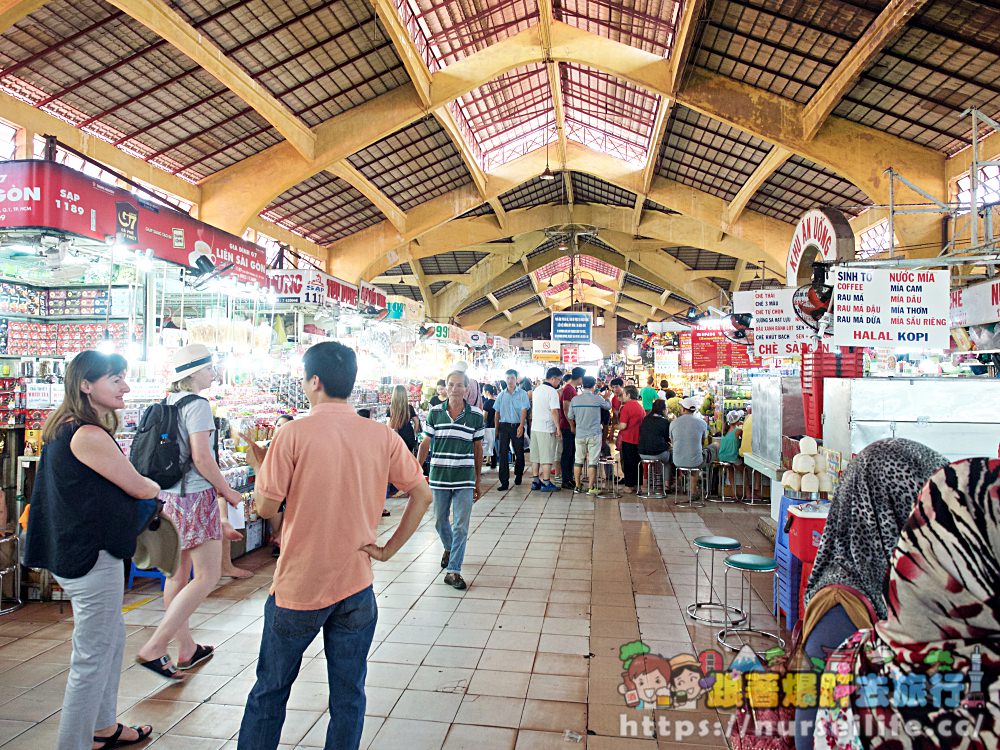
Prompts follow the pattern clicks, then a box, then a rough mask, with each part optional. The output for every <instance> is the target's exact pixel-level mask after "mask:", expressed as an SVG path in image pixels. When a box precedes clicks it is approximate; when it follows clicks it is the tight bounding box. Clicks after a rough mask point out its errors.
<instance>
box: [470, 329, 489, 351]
mask: <svg viewBox="0 0 1000 750" xmlns="http://www.w3.org/2000/svg"><path fill="white" fill-rule="evenodd" d="M469 346H472V347H475V348H479V347H482V346H486V334H485V333H483V332H482V331H469Z"/></svg>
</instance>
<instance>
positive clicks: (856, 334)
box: [833, 268, 951, 349]
mask: <svg viewBox="0 0 1000 750" xmlns="http://www.w3.org/2000/svg"><path fill="white" fill-rule="evenodd" d="M836 274H837V275H836V283H835V286H834V292H833V304H834V313H835V322H834V328H833V343H834V344H836V345H837V346H877V347H880V348H886V349H895V348H900V347H919V348H923V349H947V348H948V345H949V342H950V337H949V329H950V326H949V322H948V308H949V303H950V301H951V297H950V294H949V289H948V287H949V285H950V283H951V272H950V271H907V270H903V269H899V270H889V269H874V268H866V269H848V268H838V269H837V272H836Z"/></svg>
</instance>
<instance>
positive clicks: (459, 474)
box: [424, 401, 485, 490]
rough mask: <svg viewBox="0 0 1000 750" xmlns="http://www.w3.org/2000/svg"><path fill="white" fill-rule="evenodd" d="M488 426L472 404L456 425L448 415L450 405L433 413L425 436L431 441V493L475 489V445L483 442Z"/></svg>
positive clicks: (429, 416) (431, 411)
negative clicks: (485, 426)
mask: <svg viewBox="0 0 1000 750" xmlns="http://www.w3.org/2000/svg"><path fill="white" fill-rule="evenodd" d="M484 424H485V423H484V418H483V412H482V410H480V409H477V408H476V407H474V406H469V405H468V404H466V405H465V411H463V412H462V413H461V414H459V415H458V419H456V420H454V421H452V418H451V415H450V414H449V413H448V402H447V401H445V402H444V403H443V404H440V405H438V406H435V407H434V408H433V409H431V410H430V412H429V413H428V415H427V426H426V427H425V428H424V434H425V435H428V436H430V438H431V472H430V486H431V489H435V490H461V489H467V488H468V489H474V488H475V486H476V456H475V453H474V452H473V445H474V443H476V442H477V441H481V440H482V439H483V435H484V434H485V429H484Z"/></svg>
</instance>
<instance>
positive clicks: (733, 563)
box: [725, 552, 778, 573]
mask: <svg viewBox="0 0 1000 750" xmlns="http://www.w3.org/2000/svg"><path fill="white" fill-rule="evenodd" d="M725 563H726V567H727V568H735V569H736V570H749V571H751V572H753V573H770V572H771V571H774V570H777V569H778V563H777V562H775V560H774V558H773V557H765V556H764V555H751V554H748V553H745V552H744V553H741V554H738V555H730V556H729V557H727V558H726V560H725Z"/></svg>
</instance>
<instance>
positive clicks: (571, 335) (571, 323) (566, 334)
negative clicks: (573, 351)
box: [552, 312, 593, 344]
mask: <svg viewBox="0 0 1000 750" xmlns="http://www.w3.org/2000/svg"><path fill="white" fill-rule="evenodd" d="M592 325H593V317H592V316H591V314H590V313H585V312H554V313H552V340H553V341H562V342H564V343H568V344H589V343H590V339H591V327H592Z"/></svg>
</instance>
